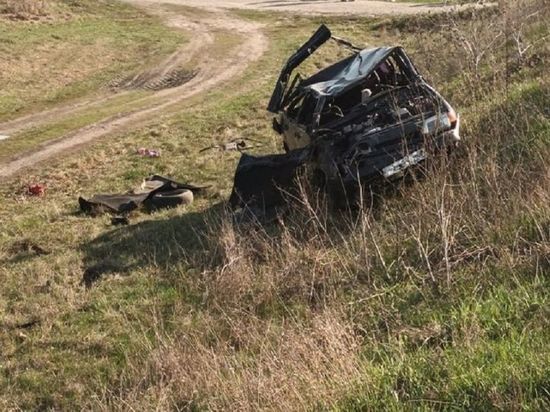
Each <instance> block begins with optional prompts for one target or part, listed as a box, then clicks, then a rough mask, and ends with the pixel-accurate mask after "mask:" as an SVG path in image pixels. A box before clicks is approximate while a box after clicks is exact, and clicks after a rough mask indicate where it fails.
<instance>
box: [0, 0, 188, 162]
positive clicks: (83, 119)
mask: <svg viewBox="0 0 550 412" xmlns="http://www.w3.org/2000/svg"><path fill="white" fill-rule="evenodd" d="M44 4H45V5H47V7H46V8H45V9H44V10H42V13H41V14H40V15H38V20H36V21H35V20H33V19H32V18H33V16H32V15H29V16H28V17H29V19H28V20H27V21H21V20H10V19H7V18H2V17H3V16H2V15H1V14H0V36H1V37H2V40H3V41H2V44H1V45H0V121H4V120H9V119H12V118H16V117H18V116H21V115H24V114H27V113H32V112H35V111H38V110H43V109H47V108H49V107H52V106H55V105H58V104H60V103H70V102H75V101H80V100H82V99H84V98H87V97H95V96H104V95H108V94H109V93H110V92H109V90H108V88H107V85H108V84H109V82H110V81H112V80H113V79H115V78H121V77H124V76H127V75H128V74H130V73H132V72H133V71H135V70H136V69H139V68H142V69H143V68H144V67H147V66H149V65H151V64H154V63H155V62H157V61H158V60H159V59H161V58H163V57H165V56H166V55H168V54H169V53H170V52H171V51H173V50H175V49H176V48H177V47H178V46H180V45H181V43H182V42H183V41H184V39H183V36H182V35H181V33H179V32H175V31H173V30H169V29H167V28H166V27H165V26H164V25H162V24H161V23H160V22H159V21H158V19H156V18H154V17H151V16H148V15H146V14H145V13H143V12H142V11H139V10H137V9H134V8H132V7H129V6H127V5H124V4H121V3H114V2H109V1H90V0H86V1H79V2H73V1H68V0H61V1H49V2H45V3H44ZM42 14H44V15H42ZM4 17H5V16H4ZM142 94H143V92H137V91H136V92H134V93H130V94H127V95H125V96H124V97H121V98H119V99H115V100H113V101H112V102H111V103H110V104H109V105H106V108H103V109H102V111H97V110H93V111H89V112H87V113H80V114H79V115H78V116H72V118H71V119H69V120H65V123H64V124H62V125H56V127H54V128H51V129H52V130H35V131H31V132H29V133H27V134H26V135H25V136H23V137H22V138H17V139H9V140H6V141H2V142H1V143H0V149H1V152H2V154H1V155H0V158H7V157H9V156H12V155H13V154H15V153H18V152H20V151H22V150H25V149H29V148H31V147H33V146H34V145H36V144H38V143H40V142H42V141H44V140H47V138H48V136H53V137H58V136H59V135H60V134H62V133H63V132H66V131H67V130H70V129H71V128H76V127H78V126H81V125H83V124H86V123H89V122H92V121H95V120H98V115H100V112H102V113H103V116H105V115H107V114H112V113H114V112H116V106H118V105H120V104H123V103H125V102H127V101H128V100H130V99H135V98H137V97H138V96H140V95H142Z"/></svg>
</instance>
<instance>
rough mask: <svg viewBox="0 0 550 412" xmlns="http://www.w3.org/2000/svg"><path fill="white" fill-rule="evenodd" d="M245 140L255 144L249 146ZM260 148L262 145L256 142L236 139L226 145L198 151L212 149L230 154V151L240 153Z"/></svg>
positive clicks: (203, 150) (217, 145) (202, 150)
mask: <svg viewBox="0 0 550 412" xmlns="http://www.w3.org/2000/svg"><path fill="white" fill-rule="evenodd" d="M247 140H250V141H251V142H254V143H256V144H250V143H248V142H247ZM261 146H262V143H261V142H258V141H256V140H252V139H246V140H245V139H237V140H232V141H231V142H228V143H223V144H216V145H213V146H209V147H205V148H204V149H201V150H200V151H199V153H202V152H206V151H208V150H212V149H219V150H221V151H223V152H232V151H239V152H241V151H243V150H248V149H253V148H255V147H261Z"/></svg>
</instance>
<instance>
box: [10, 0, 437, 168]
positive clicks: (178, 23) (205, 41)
mask: <svg viewBox="0 0 550 412" xmlns="http://www.w3.org/2000/svg"><path fill="white" fill-rule="evenodd" d="M125 1H127V2H130V3H133V4H136V5H138V6H140V7H144V8H146V9H147V10H148V11H149V12H151V13H155V14H158V15H160V16H161V17H162V18H163V20H164V21H165V22H166V24H167V25H169V26H171V27H175V28H180V29H183V30H186V31H188V32H191V34H192V35H191V36H190V38H191V40H190V42H189V43H187V44H186V45H185V46H183V47H182V48H181V49H180V50H178V51H177V52H176V53H174V54H173V55H172V56H170V57H169V58H168V59H166V61H165V62H164V63H162V64H161V65H160V66H159V67H157V68H154V69H152V70H150V71H149V72H145V73H143V74H142V76H144V77H145V78H146V79H148V80H149V81H152V82H154V81H155V79H157V80H158V79H162V76H165V75H166V73H168V72H169V71H170V70H171V69H173V68H175V67H176V66H181V65H182V64H184V63H185V62H188V61H193V62H196V66H197V67H200V71H199V72H198V74H197V75H196V76H195V77H194V78H192V79H191V80H190V81H189V82H187V83H185V84H183V85H181V86H178V87H173V88H169V89H165V90H161V91H158V92H155V93H153V94H152V95H149V96H147V97H144V98H141V99H140V101H139V102H140V103H143V104H141V105H140V108H139V109H133V110H128V111H124V107H122V109H121V113H120V114H118V115H116V116H112V117H109V118H107V119H103V120H102V121H99V122H97V123H93V124H91V125H88V126H86V127H84V128H82V129H79V130H77V131H75V132H72V133H70V134H68V135H65V136H61V137H59V138H58V139H56V140H53V141H48V142H46V143H44V144H42V145H41V146H39V147H38V148H37V149H35V150H33V151H31V152H27V153H23V154H21V155H20V156H19V157H18V158H15V159H13V160H11V161H9V162H6V163H3V164H2V163H0V178H6V177H9V176H12V175H14V174H16V173H18V172H19V171H21V170H23V169H25V168H27V167H30V166H33V165H36V164H38V163H39V162H42V161H44V160H47V159H49V158H51V157H53V156H55V155H58V154H60V153H63V152H65V151H68V150H71V149H75V148H77V147H79V146H81V145H83V144H86V143H89V142H91V141H92V140H94V139H97V138H99V137H102V136H105V135H108V134H110V133H114V132H117V131H120V130H122V129H124V128H126V129H128V128H130V127H132V126H134V125H136V124H138V123H139V122H143V121H145V120H147V119H150V118H153V117H154V116H156V115H159V114H160V113H162V112H163V110H165V109H167V108H168V107H170V106H172V105H174V104H177V103H180V102H182V101H184V100H185V99H189V98H190V97H192V96H196V95H197V94H199V93H203V92H205V91H208V90H211V89H212V88H214V87H216V86H219V85H220V84H221V83H223V82H226V81H228V80H230V79H231V78H233V77H236V76H238V75H239V74H240V73H242V72H243V70H244V69H245V68H246V67H247V66H248V65H249V64H250V63H251V62H253V61H255V60H257V59H258V58H259V57H260V56H261V55H262V54H263V53H264V51H265V50H266V49H267V39H266V38H265V36H264V34H263V33H262V30H261V27H260V26H259V25H258V24H255V23H251V22H249V21H245V20H242V19H238V18H236V17H233V16H231V15H230V13H229V12H228V11H227V10H226V9H227V8H244V9H258V10H282V11H292V12H297V13H338V14H342V13H359V14H373V15H382V14H412V13H425V12H430V11H441V10H442V8H441V7H436V6H427V5H418V4H410V3H388V2H382V1H367V0H356V1H354V2H340V1H339V0H286V1H285V0H278V1H277V0H264V1H262V0H208V1H205V0H125ZM162 3H173V4H179V5H186V6H196V7H199V8H203V9H207V10H208V11H210V12H211V13H210V14H207V15H206V16H205V17H201V18H200V19H195V20H190V19H189V18H186V17H184V16H182V15H180V14H178V12H177V11H175V10H174V9H172V8H166V7H163V6H162ZM220 30H222V31H223V30H226V31H230V32H233V33H237V34H239V35H240V36H241V37H242V42H241V43H240V44H239V45H238V46H237V47H236V48H235V50H234V51H233V52H232V53H228V54H227V57H224V60H223V61H220V60H219V59H217V60H216V64H212V63H213V60H212V57H211V56H208V55H207V54H205V53H203V52H202V51H203V50H206V49H207V48H208V46H209V45H211V44H213V42H214V37H215V35H214V33H215V32H216V31H220ZM116 96H120V94H117V95H114V96H104V97H101V98H97V99H95V100H88V101H83V102H80V103H78V104H72V105H68V106H62V107H58V108H55V109H52V110H49V111H45V112H41V113H36V114H31V115H28V116H25V117H21V118H19V119H15V120H13V121H10V122H7V123H4V124H0V134H1V135H7V136H12V135H14V134H17V133H19V132H21V131H22V130H24V129H27V128H31V127H39V126H42V125H44V124H47V123H50V122H52V121H55V120H59V119H60V118H63V117H65V118H66V117H68V116H71V115H73V114H75V113H77V112H78V111H80V110H83V109H92V108H94V107H101V105H102V104H105V103H106V102H107V101H109V100H110V99H112V98H114V97H116ZM132 103H133V104H134V106H133V107H135V103H136V101H134V102H132ZM13 138H17V137H16V136H14V137H13Z"/></svg>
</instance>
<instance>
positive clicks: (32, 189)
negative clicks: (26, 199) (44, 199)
mask: <svg viewBox="0 0 550 412" xmlns="http://www.w3.org/2000/svg"><path fill="white" fill-rule="evenodd" d="M28 190H29V194H30V195H31V196H44V193H46V186H44V185H41V184H33V185H29V187H28Z"/></svg>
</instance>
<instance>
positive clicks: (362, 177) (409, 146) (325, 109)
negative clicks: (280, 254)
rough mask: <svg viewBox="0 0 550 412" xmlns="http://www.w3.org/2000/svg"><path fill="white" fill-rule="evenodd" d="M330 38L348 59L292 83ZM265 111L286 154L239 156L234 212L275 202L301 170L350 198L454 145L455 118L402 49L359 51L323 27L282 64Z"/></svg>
mask: <svg viewBox="0 0 550 412" xmlns="http://www.w3.org/2000/svg"><path fill="white" fill-rule="evenodd" d="M331 38H333V39H336V40H337V41H338V42H339V43H341V44H344V45H345V46H346V47H348V48H350V49H351V50H352V51H353V53H352V54H351V55H350V56H349V57H346V58H344V59H343V60H341V61H339V62H337V63H335V64H333V65H331V66H329V67H327V68H325V69H322V70H321V71H319V72H317V73H316V74H314V75H312V76H311V77H308V78H302V76H301V75H300V74H296V75H294V77H292V73H293V72H294V70H295V69H296V68H297V67H298V66H300V64H302V63H303V62H304V61H305V60H306V59H307V58H308V57H309V56H310V55H311V54H313V53H314V52H315V51H316V50H317V49H318V48H319V47H320V46H322V45H323V44H324V43H326V42H327V41H328V40H329V39H331ZM267 110H268V111H269V112H271V113H273V114H274V119H273V129H274V130H275V131H276V132H277V133H279V134H280V135H282V137H283V146H284V148H285V151H286V152H287V154H286V155H275V156H268V157H253V156H249V155H243V158H242V159H241V162H240V163H239V165H238V167H237V171H236V175H235V184H234V188H233V193H232V196H231V203H232V204H233V205H234V206H239V205H240V206H243V205H246V204H251V203H255V204H256V206H258V205H262V206H266V207H267V206H271V205H273V204H274V203H277V202H281V201H282V197H281V196H275V195H274V194H273V193H274V191H275V190H277V189H286V188H288V185H289V182H290V181H292V179H290V178H289V176H291V175H294V174H295V173H297V171H298V170H299V169H300V167H299V166H301V165H303V164H308V165H311V167H312V169H313V170H314V171H315V173H316V174H318V175H321V176H322V177H323V180H324V183H325V184H326V187H327V188H329V189H330V188H331V189H335V188H338V189H343V190H344V192H345V193H350V192H352V191H353V190H354V189H355V188H357V187H358V186H359V185H373V184H375V183H377V182H383V181H385V180H388V179H390V180H391V179H396V178H398V177H400V176H402V175H403V172H404V171H405V170H406V169H408V168H410V167H412V166H414V165H417V164H419V163H421V162H423V161H424V160H426V159H427V157H428V156H429V155H430V154H431V153H434V152H437V151H438V150H440V149H442V148H444V147H447V148H448V147H452V146H454V145H456V143H457V142H458V141H459V140H460V135H459V128H460V118H459V116H458V115H457V113H456V112H455V110H454V109H453V108H452V107H451V105H450V104H449V103H448V102H447V101H446V100H445V99H444V98H443V97H442V96H441V95H440V94H439V93H438V92H437V91H436V90H435V89H434V88H433V87H432V86H430V85H429V84H428V83H427V82H426V81H425V80H424V79H423V77H422V76H421V75H420V74H419V72H418V71H417V69H416V68H415V66H414V65H413V63H412V62H411V60H410V59H409V57H408V56H407V54H406V53H405V51H404V50H403V48H401V47H378V48H371V49H364V50H360V49H358V48H356V47H355V46H353V45H352V44H351V43H349V42H346V41H343V40H341V39H337V38H334V37H333V36H332V33H331V32H330V30H329V29H328V28H327V27H326V26H324V25H322V26H320V27H319V29H318V30H317V31H316V32H315V33H314V35H313V36H312V37H311V38H310V39H309V40H308V41H307V42H306V43H305V44H304V45H303V46H302V47H300V48H299V49H298V50H297V51H296V52H295V53H294V54H293V55H292V56H291V57H290V58H289V60H288V61H287V63H286V64H285V66H284V67H283V69H282V71H281V74H280V76H279V79H278V80H277V83H276V85H275V89H274V91H273V94H272V96H271V99H270V101H269V104H268V107H267ZM270 172H272V173H273V178H270V177H269V173H270ZM258 176H261V179H260V180H257V179H255V177H258ZM280 176H285V178H284V179H283V180H284V181H281V179H279V178H278V177H280Z"/></svg>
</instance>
